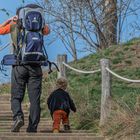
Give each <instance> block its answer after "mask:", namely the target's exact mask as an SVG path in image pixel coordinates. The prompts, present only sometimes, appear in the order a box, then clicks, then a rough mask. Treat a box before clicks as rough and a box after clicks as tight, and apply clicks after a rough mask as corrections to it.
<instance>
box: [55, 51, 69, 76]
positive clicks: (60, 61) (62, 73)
mask: <svg viewBox="0 0 140 140" xmlns="http://www.w3.org/2000/svg"><path fill="white" fill-rule="evenodd" d="M63 62H65V63H67V55H66V54H63V55H58V56H57V64H58V68H59V72H58V74H57V77H58V78H60V77H65V78H66V67H65V66H64V65H63Z"/></svg>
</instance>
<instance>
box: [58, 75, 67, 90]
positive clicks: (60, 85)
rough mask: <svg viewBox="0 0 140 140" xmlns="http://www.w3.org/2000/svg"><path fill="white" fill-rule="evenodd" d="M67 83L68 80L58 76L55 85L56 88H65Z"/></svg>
mask: <svg viewBox="0 0 140 140" xmlns="http://www.w3.org/2000/svg"><path fill="white" fill-rule="evenodd" d="M67 85H68V81H67V79H66V78H64V77H60V78H58V79H57V81H56V87H57V88H62V89H64V90H65V89H66V88H67Z"/></svg>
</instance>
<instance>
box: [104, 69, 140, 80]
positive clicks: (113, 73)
mask: <svg viewBox="0 0 140 140" xmlns="http://www.w3.org/2000/svg"><path fill="white" fill-rule="evenodd" d="M106 70H107V71H108V72H110V73H111V74H112V75H114V76H116V77H117V78H120V79H122V80H124V81H128V82H133V83H140V80H132V79H127V78H124V77H122V76H120V75H118V74H116V73H115V72H113V71H111V70H110V69H109V68H106Z"/></svg>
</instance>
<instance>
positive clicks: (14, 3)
mask: <svg viewBox="0 0 140 140" xmlns="http://www.w3.org/2000/svg"><path fill="white" fill-rule="evenodd" d="M22 1H23V0H1V2H0V9H3V8H5V9H7V10H8V12H9V13H10V16H9V17H11V16H14V15H15V11H16V9H17V8H18V7H20V6H22V5H23V4H22ZM24 1H25V4H27V3H33V2H35V0H24ZM38 1H40V0H38ZM136 1H137V2H139V0H136ZM139 4H140V2H139ZM137 13H138V14H139V13H140V10H138V11H137ZM139 15H140V14H139ZM139 15H138V16H134V15H133V16H129V17H128V18H127V19H126V21H125V23H124V28H123V32H122V42H125V41H127V40H129V39H131V38H133V37H139V36H140V31H133V30H132V28H130V24H132V23H134V22H135V21H137V22H139V23H140V16H139ZM0 17H1V18H0V23H2V22H3V21H5V20H7V19H8V18H9V17H8V16H7V15H6V14H5V13H4V12H0ZM9 40H10V35H4V36H0V41H1V43H0V47H3V45H5V44H6V43H7V42H9ZM45 40H46V41H49V40H51V34H50V35H49V36H47V37H45ZM62 46H63V45H62V44H61V42H60V41H57V42H55V43H53V44H52V45H50V46H46V50H47V52H48V55H49V59H50V60H51V61H52V60H53V61H56V58H57V55H58V54H64V53H65V54H68V52H67V50H66V49H64V48H63V47H62ZM11 47H12V46H11ZM9 52H10V48H6V49H5V50H3V51H2V52H0V60H1V59H2V57H3V56H4V55H5V54H8V53H9ZM84 55H85V53H79V54H78V56H79V57H81V56H84ZM68 60H72V58H71V56H70V55H68ZM7 73H8V74H10V72H9V71H7ZM0 76H1V79H0V82H5V81H7V79H10V77H9V76H8V77H5V76H4V75H0Z"/></svg>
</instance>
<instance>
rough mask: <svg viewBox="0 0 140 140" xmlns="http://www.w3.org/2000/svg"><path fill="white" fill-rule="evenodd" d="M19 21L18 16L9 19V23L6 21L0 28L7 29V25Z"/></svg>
mask: <svg viewBox="0 0 140 140" xmlns="http://www.w3.org/2000/svg"><path fill="white" fill-rule="evenodd" d="M17 19H18V17H17V16H14V17H11V18H9V19H8V20H7V21H5V22H3V23H2V24H0V28H1V27H5V26H6V25H8V24H10V22H12V21H17Z"/></svg>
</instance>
